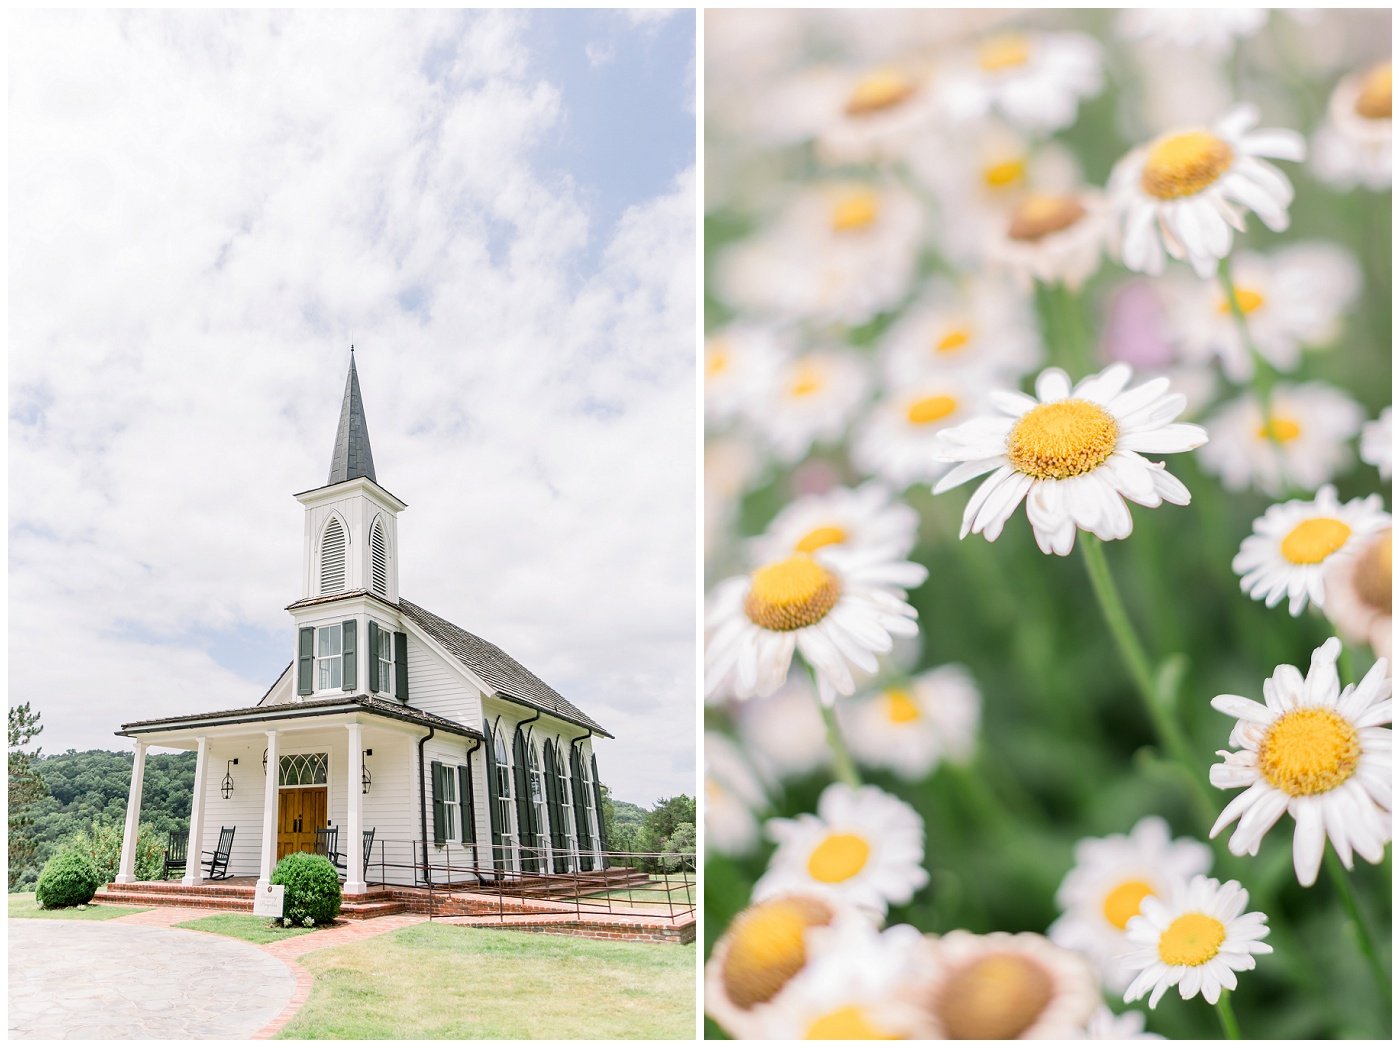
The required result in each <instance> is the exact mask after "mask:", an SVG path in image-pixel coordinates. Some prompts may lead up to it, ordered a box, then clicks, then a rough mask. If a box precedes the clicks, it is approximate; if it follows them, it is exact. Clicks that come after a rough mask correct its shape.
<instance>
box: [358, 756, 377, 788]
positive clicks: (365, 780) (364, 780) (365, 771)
mask: <svg viewBox="0 0 1400 1048" xmlns="http://www.w3.org/2000/svg"><path fill="white" fill-rule="evenodd" d="M364 755H365V756H366V757H373V756H374V751H373V750H365V754H364ZM369 784H370V774H369V765H368V764H366V763H365V762H364V760H363V759H361V761H360V787H361V788H360V792H361V793H368V792H369Z"/></svg>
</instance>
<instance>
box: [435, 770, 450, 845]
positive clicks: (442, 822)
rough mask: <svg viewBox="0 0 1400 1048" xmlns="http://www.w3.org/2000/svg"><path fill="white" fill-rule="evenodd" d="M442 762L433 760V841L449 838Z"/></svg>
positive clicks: (437, 842) (437, 841) (440, 841)
mask: <svg viewBox="0 0 1400 1048" xmlns="http://www.w3.org/2000/svg"><path fill="white" fill-rule="evenodd" d="M442 771H443V769H442V762H441V761H433V843H434V844H441V843H442V842H443V841H445V840H446V839H447V832H446V829H445V827H446V826H447V809H446V807H444V805H443V802H442Z"/></svg>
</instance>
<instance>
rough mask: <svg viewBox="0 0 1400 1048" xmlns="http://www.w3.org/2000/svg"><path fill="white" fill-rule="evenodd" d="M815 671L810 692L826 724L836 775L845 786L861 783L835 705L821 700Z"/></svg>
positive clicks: (827, 738)
mask: <svg viewBox="0 0 1400 1048" xmlns="http://www.w3.org/2000/svg"><path fill="white" fill-rule="evenodd" d="M816 685H817V682H816V673H815V671H814V672H813V674H812V694H813V696H814V697H815V698H816V700H817V708H818V709H819V710H821V711H822V721H823V722H824V723H825V724H826V744H827V746H829V747H830V748H831V759H832V762H833V763H834V764H835V765H836V777H837V778H838V779H840V780H841V781H842V782H844V783H845V784H846V785H847V786H851V787H856V786H860V785H862V780H861V777H860V772H859V771H857V770H856V762H855V761H853V760H852V759H851V751H850V750H848V749H847V748H846V737H845V736H844V735H842V734H841V725H840V724H838V723H837V721H836V707H835V706H828V705H827V704H826V703H825V702H823V701H822V697H821V690H820V689H819V688H818V687H817V686H816Z"/></svg>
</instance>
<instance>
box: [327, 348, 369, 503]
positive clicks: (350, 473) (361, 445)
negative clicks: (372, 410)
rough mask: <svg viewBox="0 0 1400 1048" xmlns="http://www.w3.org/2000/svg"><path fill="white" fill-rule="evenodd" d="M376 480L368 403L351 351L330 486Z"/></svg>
mask: <svg viewBox="0 0 1400 1048" xmlns="http://www.w3.org/2000/svg"><path fill="white" fill-rule="evenodd" d="M356 477H368V478H369V479H370V480H373V481H374V482H375V483H376V484H378V483H379V481H378V480H375V477H374V454H373V452H371V451H370V449H369V426H368V424H367V423H366V422H365V404H364V400H363V399H361V397H360V379H359V376H358V375H356V374H355V351H354V349H351V350H350V374H348V375H346V376H345V399H344V400H342V401H341V403H340V425H339V427H337V429H336V431H335V450H334V451H333V452H332V453H331V475H330V479H329V480H327V481H326V484H327V485H331V484H339V483H341V482H342V481H346V480H354V479H355V478H356Z"/></svg>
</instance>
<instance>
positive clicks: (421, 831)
mask: <svg viewBox="0 0 1400 1048" xmlns="http://www.w3.org/2000/svg"><path fill="white" fill-rule="evenodd" d="M436 734H437V729H436V728H431V727H430V728H429V729H428V734H426V735H424V736H423V737H422V738H421V739H419V740H418V838H419V840H421V841H422V842H423V880H424V881H426V882H427V883H428V884H432V883H433V868H432V867H431V866H429V865H428V802H427V800H426V799H425V796H424V795H425V793H426V790H427V780H426V778H425V777H424V775H423V747H424V746H426V745H427V744H428V740H429V739H431V738H432V737H433V736H434V735H436ZM478 745H480V744H479V743H478Z"/></svg>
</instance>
